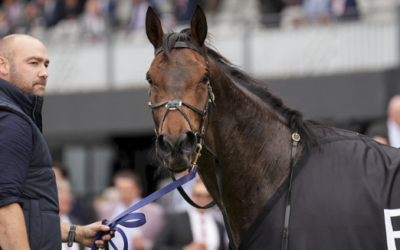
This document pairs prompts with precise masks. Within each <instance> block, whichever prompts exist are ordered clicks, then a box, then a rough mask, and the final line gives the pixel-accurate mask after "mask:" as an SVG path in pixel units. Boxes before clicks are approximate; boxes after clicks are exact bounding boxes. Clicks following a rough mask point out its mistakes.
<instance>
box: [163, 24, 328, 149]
mask: <svg viewBox="0 0 400 250" xmlns="http://www.w3.org/2000/svg"><path fill="white" fill-rule="evenodd" d="M178 41H183V42H186V43H187V44H188V45H189V46H192V47H194V48H195V49H196V51H198V52H200V53H201V54H202V56H204V57H205V58H207V57H208V56H209V57H210V58H212V59H213V60H214V61H215V62H216V63H217V64H218V65H219V66H220V67H221V69H222V70H223V71H224V72H225V73H226V74H227V75H228V76H229V77H230V78H231V79H233V80H234V81H235V83H237V84H239V85H240V86H242V87H244V88H245V89H247V90H248V91H250V92H251V93H253V94H254V95H256V96H257V97H259V98H260V99H261V100H263V101H264V102H265V103H267V104H268V105H269V106H270V107H271V108H272V109H273V110H275V111H276V112H277V113H278V114H280V115H281V116H283V117H284V118H285V119H286V121H287V122H288V125H289V127H290V128H291V130H292V131H293V132H294V131H296V130H297V131H298V133H299V134H300V135H301V142H302V143H303V144H304V145H305V146H306V147H307V148H310V147H312V146H318V145H319V143H318V141H319V136H318V134H317V133H316V130H315V129H313V127H314V125H327V124H323V123H322V122H319V121H315V120H308V119H304V117H303V114H302V113H301V112H300V111H298V110H295V109H291V108H289V107H287V106H285V105H284V103H283V101H282V99H281V98H279V97H278V96H276V95H274V94H272V93H271V92H270V91H269V89H268V88H267V86H266V85H265V83H263V82H262V81H259V80H257V79H255V78H253V77H251V76H249V75H248V74H247V73H245V72H244V71H242V70H240V69H238V68H237V67H236V66H234V65H233V64H232V63H231V62H230V61H229V60H228V59H226V58H225V57H224V56H222V55H221V54H220V53H218V52H216V51H215V50H214V49H212V48H211V47H210V46H211V45H210V44H208V46H204V47H203V48H204V50H202V49H201V48H200V47H199V46H198V45H197V44H196V43H195V42H194V41H192V39H191V34H190V29H184V30H182V31H181V32H180V33H174V32H170V33H168V34H166V35H164V37H163V45H162V46H163V50H164V58H163V60H169V58H170V52H171V50H172V49H174V45H175V43H176V42H178Z"/></svg>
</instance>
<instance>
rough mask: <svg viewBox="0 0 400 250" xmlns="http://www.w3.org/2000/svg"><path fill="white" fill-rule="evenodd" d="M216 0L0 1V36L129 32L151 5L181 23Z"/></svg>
mask: <svg viewBox="0 0 400 250" xmlns="http://www.w3.org/2000/svg"><path fill="white" fill-rule="evenodd" d="M218 3H219V0H170V1H161V0H2V1H0V37H4V36H6V35H8V34H14V33H23V34H36V33H37V32H42V31H46V30H51V29H54V28H56V27H57V28H58V29H61V30H68V31H70V32H75V33H78V34H79V35H80V36H81V37H83V38H89V39H98V38H100V37H102V36H104V34H105V32H106V31H107V29H109V30H115V29H122V30H126V31H132V30H135V29H142V28H144V20H145V18H144V17H145V14H146V11H147V7H148V6H152V7H153V8H155V9H156V11H157V12H158V13H159V14H160V16H161V18H163V20H164V21H165V22H166V23H169V24H170V25H175V24H179V23H185V22H187V21H188V20H189V19H190V16H191V14H192V12H193V10H194V8H195V6H196V5H197V4H201V5H202V6H205V8H206V10H210V11H212V10H215V9H216V7H217V5H218Z"/></svg>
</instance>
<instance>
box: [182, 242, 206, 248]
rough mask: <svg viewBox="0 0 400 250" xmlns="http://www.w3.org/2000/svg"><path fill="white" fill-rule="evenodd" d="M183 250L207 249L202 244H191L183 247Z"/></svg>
mask: <svg viewBox="0 0 400 250" xmlns="http://www.w3.org/2000/svg"><path fill="white" fill-rule="evenodd" d="M183 250H207V247H206V245H205V244H204V243H197V242H192V243H190V244H189V245H187V246H185V247H184V248H183Z"/></svg>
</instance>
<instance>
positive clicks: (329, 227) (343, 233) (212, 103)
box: [146, 6, 400, 250]
mask: <svg viewBox="0 0 400 250" xmlns="http://www.w3.org/2000/svg"><path fill="white" fill-rule="evenodd" d="M146 33H147V37H148V39H149V41H150V42H151V44H152V45H153V46H154V50H155V58H154V60H153V61H152V63H151V66H150V68H149V70H148V72H147V75H146V78H147V81H148V82H149V96H150V107H151V109H152V113H153V118H154V122H155V125H156V134H157V139H156V151H157V155H158V157H159V159H160V160H161V161H162V162H163V164H162V165H164V167H165V168H167V169H168V170H169V171H171V172H173V173H178V172H183V171H187V170H188V169H189V168H190V167H191V165H192V164H193V161H197V157H198V154H197V153H199V152H198V151H199V150H201V147H200V148H199V146H198V145H199V143H200V142H204V145H206V147H207V148H206V149H207V150H205V149H204V148H203V151H202V152H201V157H200V159H199V162H198V166H199V170H198V171H199V174H200V176H201V178H202V180H203V182H204V183H205V185H206V187H207V189H208V191H209V192H210V194H211V196H212V197H213V199H214V201H215V202H216V203H217V205H218V206H219V207H220V208H221V206H222V204H224V206H225V207H226V211H227V216H228V218H229V222H230V225H231V227H232V232H233V238H234V239H233V240H234V241H235V243H236V244H238V245H239V249H280V248H281V245H283V243H281V239H282V232H283V230H284V221H285V220H286V218H287V217H285V213H286V212H287V211H288V210H287V209H286V210H285V207H287V206H288V203H287V200H288V199H287V198H288V196H290V193H289V191H288V190H290V189H289V186H290V185H291V184H290V183H291V179H293V183H292V185H293V186H292V187H291V189H292V190H293V191H292V194H291V196H292V201H291V206H292V214H291V215H290V225H289V228H290V238H289V249H304V250H310V249H311V250H313V249H315V250H317V249H318V250H320V249H324V250H326V249H341V250H342V249H363V250H364V249H371V250H372V249H390V250H393V249H396V248H393V244H394V243H393V242H395V238H396V237H398V236H396V231H395V229H396V227H397V226H400V221H395V220H391V218H394V217H395V216H396V212H397V210H396V209H397V208H400V197H398V196H399V195H396V194H398V193H397V192H395V190H396V189H395V188H396V187H397V190H400V181H399V182H396V181H395V180H396V179H399V178H396V177H397V175H396V173H397V172H398V171H397V170H400V169H399V168H398V167H397V166H398V165H400V164H399V162H400V152H399V151H398V150H397V149H394V148H390V147H385V146H383V145H381V144H378V143H376V142H375V141H373V140H372V139H370V138H367V137H365V136H362V135H359V134H357V133H353V132H349V131H342V130H339V129H336V128H333V127H330V126H328V125H324V124H320V123H318V122H316V121H313V120H306V119H305V118H303V115H302V114H301V113H300V112H299V111H297V110H294V109H291V108H289V107H287V106H285V105H284V103H283V102H282V100H281V99H280V98H279V97H277V96H275V95H274V94H272V93H271V92H270V91H269V90H268V88H267V87H266V86H265V84H264V83H262V82H261V81H258V80H256V79H254V78H252V77H250V76H249V75H248V74H246V73H244V72H243V71H241V70H240V69H238V68H237V67H235V66H234V65H232V64H231V63H230V62H229V61H228V60H227V59H226V58H224V57H223V56H222V55H220V54H219V53H218V52H216V51H215V50H214V49H212V48H211V47H210V45H208V44H206V38H207V34H208V28H207V21H206V16H205V14H204V12H203V10H202V9H201V8H200V7H199V6H198V7H197V8H196V10H195V12H194V13H193V16H192V19H191V21H190V28H189V29H184V30H182V31H181V32H179V33H175V32H169V33H164V31H163V29H162V25H161V22H160V19H159V18H158V16H157V15H156V13H155V12H154V10H153V9H152V8H151V7H149V9H148V11H147V15H146ZM299 94H303V93H299ZM316 105H318V104H316ZM297 133H298V135H300V137H299V138H298V140H295V141H296V142H297V141H299V142H298V144H296V146H295V151H293V148H294V139H293V137H292V136H293V135H297ZM300 138H301V139H300ZM293 152H295V153H293ZM291 154H293V156H292V157H291ZM215 157H217V158H218V162H219V166H220V172H221V184H222V185H221V189H222V190H223V196H222V197H221V195H220V192H219V190H218V184H217V177H216V175H215V168H216V163H215V159H214V158H215ZM291 160H292V161H294V163H295V165H294V168H293V171H291V164H290V163H291ZM356 166H357V167H356ZM291 173H292V177H291V178H290V176H291ZM373 186H375V187H376V188H377V189H375V187H373ZM391 190H393V192H392V191H391ZM399 214H400V210H399ZM288 223H289V222H288ZM393 228H394V229H393ZM385 232H386V233H385ZM391 232H392V233H391ZM393 235H394V236H393ZM286 236H288V235H286ZM392 243H393V244H392ZM391 247H392V248H391ZM399 249H400V248H399Z"/></svg>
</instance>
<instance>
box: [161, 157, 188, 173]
mask: <svg viewBox="0 0 400 250" xmlns="http://www.w3.org/2000/svg"><path fill="white" fill-rule="evenodd" d="M185 158H186V157H185ZM191 159H192V157H187V159H182V158H181V159H174V160H172V161H170V163H169V164H168V165H167V166H166V167H167V169H168V170H169V171H170V172H172V173H175V174H179V173H182V172H184V171H187V170H188V169H189V168H190V165H191Z"/></svg>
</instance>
